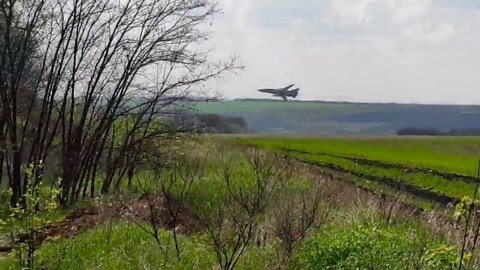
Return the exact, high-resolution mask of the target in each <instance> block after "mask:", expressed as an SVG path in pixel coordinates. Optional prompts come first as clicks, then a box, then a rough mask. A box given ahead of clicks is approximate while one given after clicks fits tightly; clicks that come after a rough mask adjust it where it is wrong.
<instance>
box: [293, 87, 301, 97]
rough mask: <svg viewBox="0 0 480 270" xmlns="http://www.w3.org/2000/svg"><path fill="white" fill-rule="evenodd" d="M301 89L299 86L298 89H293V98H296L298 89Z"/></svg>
mask: <svg viewBox="0 0 480 270" xmlns="http://www.w3.org/2000/svg"><path fill="white" fill-rule="evenodd" d="M299 90H300V89H299V88H297V89H293V90H292V91H291V93H292V97H293V98H296V97H297V96H298V91H299Z"/></svg>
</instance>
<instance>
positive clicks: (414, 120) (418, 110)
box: [196, 99, 480, 135]
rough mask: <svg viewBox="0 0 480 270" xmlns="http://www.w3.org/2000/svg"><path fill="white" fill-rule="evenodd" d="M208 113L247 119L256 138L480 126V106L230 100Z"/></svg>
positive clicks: (205, 109)
mask: <svg viewBox="0 0 480 270" xmlns="http://www.w3.org/2000/svg"><path fill="white" fill-rule="evenodd" d="M196 108H197V110H199V111H200V112H202V113H212V114H220V115H224V116H238V117H243V118H244V119H245V121H246V123H247V125H248V128H249V130H251V131H253V132H256V133H286V134H319V135H389V134H395V133H396V132H397V130H400V129H404V128H407V127H408V128H412V127H413V128H432V129H437V130H441V131H442V130H444V131H448V130H452V129H465V128H469V129H470V128H479V127H480V106H457V105H420V104H378V103H348V102H323V101H289V102H283V101H276V100H253V99H252V100H230V101H222V102H210V103H197V104H196Z"/></svg>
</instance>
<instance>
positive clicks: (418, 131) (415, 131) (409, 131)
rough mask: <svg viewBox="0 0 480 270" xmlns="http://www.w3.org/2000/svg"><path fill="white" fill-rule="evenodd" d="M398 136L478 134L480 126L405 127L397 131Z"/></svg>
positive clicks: (479, 133)
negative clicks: (445, 128)
mask: <svg viewBox="0 0 480 270" xmlns="http://www.w3.org/2000/svg"><path fill="white" fill-rule="evenodd" d="M397 135H399V136H409V135H412V136H480V128H462V129H450V130H447V131H442V130H439V129H436V128H416V127H406V128H402V129H399V130H398V131H397Z"/></svg>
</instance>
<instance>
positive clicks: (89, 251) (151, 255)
mask: <svg viewBox="0 0 480 270" xmlns="http://www.w3.org/2000/svg"><path fill="white" fill-rule="evenodd" d="M160 239H161V244H162V245H165V246H167V248H168V249H167V256H165V255H164V253H163V252H162V250H161V249H160V248H159V245H158V244H157V243H156V242H155V240H154V239H153V238H152V236H150V235H148V234H147V233H145V232H144V231H143V230H142V229H140V227H138V226H137V225H135V224H133V223H129V222H126V223H112V224H105V225H101V226H99V227H98V228H96V229H94V230H91V231H89V232H87V233H85V234H82V235H79V236H77V237H75V238H73V239H62V240H57V241H51V242H48V243H47V244H45V245H43V246H42V247H41V248H40V250H39V251H38V254H37V261H36V266H37V267H38V269H72V270H73V269H104V270H109V269H111V270H114V269H212V268H214V266H215V253H214V251H213V249H212V248H211V245H210V243H209V241H210V240H209V238H208V237H207V236H205V235H193V236H181V238H180V246H181V252H182V253H181V254H182V255H181V260H177V257H176V253H175V249H174V246H173V242H172V241H173V240H172V236H171V233H169V232H166V231H161V236H160ZM267 252H268V250H266V249H264V250H261V249H256V248H251V249H249V251H247V253H246V255H245V257H244V258H243V259H242V260H241V261H240V263H239V265H238V266H239V267H238V269H263V268H264V267H265V264H266V261H267V258H268V254H267ZM0 269H17V268H16V265H15V259H14V258H13V255H12V256H11V257H9V258H6V259H4V260H0Z"/></svg>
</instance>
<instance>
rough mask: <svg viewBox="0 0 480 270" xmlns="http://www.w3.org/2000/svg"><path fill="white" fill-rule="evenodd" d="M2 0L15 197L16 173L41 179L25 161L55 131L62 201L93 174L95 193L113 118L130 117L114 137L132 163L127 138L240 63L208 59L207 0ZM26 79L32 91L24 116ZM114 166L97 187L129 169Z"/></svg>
mask: <svg viewBox="0 0 480 270" xmlns="http://www.w3.org/2000/svg"><path fill="white" fill-rule="evenodd" d="M0 4H1V6H0V8H1V12H0V17H1V18H0V23H1V24H2V26H4V27H2V28H0V30H2V31H0V32H1V33H0V34H1V40H0V43H2V44H4V45H5V46H2V49H1V51H0V70H1V71H2V73H1V75H0V86H1V91H0V98H1V102H2V111H1V117H0V140H1V142H0V145H2V147H3V148H5V151H4V152H2V153H5V154H2V156H0V162H2V163H3V162H5V163H6V164H7V175H8V176H9V178H10V183H11V187H12V189H13V190H14V194H15V196H14V197H13V201H16V200H17V199H18V198H19V197H20V196H21V194H22V184H21V183H22V182H23V183H24V185H25V183H27V182H29V181H32V180H33V181H35V182H36V183H38V182H40V179H41V178H42V175H43V172H36V173H34V174H33V179H29V177H27V176H26V175H25V174H24V173H23V171H22V165H23V164H24V163H25V162H27V161H28V162H33V163H38V162H39V161H46V160H47V159H48V158H49V156H50V155H51V152H52V151H51V148H52V144H54V141H59V140H60V143H57V144H59V145H60V146H61V147H60V148H61V166H62V168H61V170H62V179H63V180H62V184H61V187H62V195H61V198H62V201H63V202H64V203H67V202H69V201H73V200H75V199H76V198H78V196H79V195H78V194H79V190H86V189H87V187H86V185H89V184H90V185H91V189H92V191H93V192H91V194H94V193H95V191H94V185H93V184H94V182H95V180H94V179H95V177H96V174H97V171H98V168H99V166H100V165H101V162H102V160H103V159H104V157H105V153H106V152H107V151H106V150H107V147H108V146H111V145H112V142H111V141H109V140H110V139H111V138H112V132H117V131H118V130H117V131H113V127H114V124H115V123H116V122H118V121H124V119H125V118H128V117H130V120H129V121H133V124H132V125H130V126H129V127H128V128H127V130H125V131H124V132H125V133H126V135H125V136H122V139H123V141H122V142H116V143H115V144H118V145H120V147H118V148H117V151H116V152H115V155H116V156H117V158H116V161H115V163H117V165H119V164H127V163H131V162H130V161H131V160H132V159H133V160H135V159H136V158H138V157H139V154H132V148H136V147H134V146H133V145H137V146H138V145H142V144H143V143H144V142H145V141H147V140H149V138H150V137H152V134H156V133H157V131H153V129H154V126H157V127H158V125H152V123H154V122H158V121H159V119H161V117H162V115H164V114H165V113H166V112H167V111H168V108H171V107H172V104H174V103H176V102H180V101H183V100H186V99H187V98H188V97H189V96H194V95H195V91H197V90H196V89H201V88H202V85H203V83H204V82H206V81H208V80H210V79H213V78H217V77H219V76H221V74H223V73H224V72H227V71H230V70H233V69H235V68H237V67H236V65H235V59H233V60H232V61H228V62H223V63H214V62H210V61H209V58H208V55H209V54H208V50H202V49H201V48H202V46H201V44H202V42H204V41H205V40H206V39H207V37H208V34H209V33H208V32H206V31H204V29H202V27H201V26H202V24H204V23H206V22H208V20H210V18H212V16H213V15H215V13H216V12H217V9H216V7H215V5H214V4H213V3H211V2H210V1H208V0H200V1H185V0H168V1H163V0H128V1H120V2H118V1H113V0H85V1H83V0H82V1H80V0H67V1H59V0H58V1H57V0H54V1H45V0H33V1H13V2H12V1H6V0H5V1H1V2H0ZM17 36H18V38H17ZM13 37H15V39H14V38H13ZM29 61H30V62H32V63H33V64H32V66H35V67H37V70H36V72H35V73H32V72H27V71H28V69H27V67H28V66H29V65H28V64H27V63H29ZM27 81H28V82H29V84H27ZM32 82H33V83H32ZM22 87H23V88H25V89H29V91H31V92H32V93H34V94H33V95H32V96H31V97H29V98H28V100H27V102H26V104H31V105H30V106H29V107H28V110H26V111H27V113H26V114H25V116H23V115H22V117H23V118H22V119H20V118H19V112H20V110H21V106H20V105H19V102H18V98H19V97H20V96H25V95H23V94H22V93H21V92H20V91H19V90H20V89H23V88H22ZM34 104H35V106H37V107H35V110H33V109H32V108H33V105H34ZM139 104H140V105H139ZM34 111H35V113H33V112H34ZM27 131H30V132H27ZM27 135H28V136H27ZM117 138H118V136H117ZM7 140H8V141H7ZM134 142H135V143H134ZM137 149H138V147H137ZM124 157H127V158H126V159H128V161H127V160H125V159H124ZM113 169H114V171H112V173H113V175H112V177H110V178H107V181H106V182H105V183H104V184H103V188H102V191H103V192H108V191H109V189H110V185H111V184H112V182H113V180H112V179H113V178H114V177H117V178H119V179H120V178H122V177H121V176H123V175H124V173H125V170H126V168H125V167H122V166H114V167H113ZM22 174H23V177H22ZM86 179H87V180H88V179H92V181H87V180H86ZM116 183H118V181H117V182H116Z"/></svg>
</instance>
